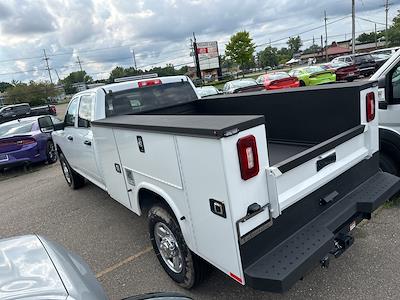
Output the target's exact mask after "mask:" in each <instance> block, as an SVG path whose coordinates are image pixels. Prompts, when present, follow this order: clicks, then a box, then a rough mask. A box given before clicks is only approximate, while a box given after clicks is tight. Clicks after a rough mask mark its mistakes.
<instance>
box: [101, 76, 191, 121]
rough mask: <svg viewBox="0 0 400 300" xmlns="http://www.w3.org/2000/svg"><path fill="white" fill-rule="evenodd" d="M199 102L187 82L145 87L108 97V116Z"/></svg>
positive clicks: (112, 94) (108, 95)
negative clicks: (194, 101)
mask: <svg viewBox="0 0 400 300" xmlns="http://www.w3.org/2000/svg"><path fill="white" fill-rule="evenodd" d="M193 100H197V95H196V93H195V91H194V89H193V88H192V86H191V84H190V83H189V82H187V81H184V82H174V83H166V84H159V85H151V86H144V87H140V88H133V89H131V90H124V91H120V92H116V93H111V94H107V96H106V116H107V117H109V116H118V115H127V114H135V113H141V112H147V111H151V110H154V109H158V108H163V107H168V106H172V105H175V104H180V103H185V102H190V101H193Z"/></svg>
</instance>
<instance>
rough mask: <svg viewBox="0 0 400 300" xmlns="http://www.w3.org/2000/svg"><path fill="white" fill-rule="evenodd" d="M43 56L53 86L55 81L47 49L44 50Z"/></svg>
mask: <svg viewBox="0 0 400 300" xmlns="http://www.w3.org/2000/svg"><path fill="white" fill-rule="evenodd" d="M43 54H44V60H45V62H46V69H47V72H49V78H50V82H51V84H53V79H52V78H51V72H50V70H51V69H50V67H49V58H48V57H47V55H46V49H43Z"/></svg>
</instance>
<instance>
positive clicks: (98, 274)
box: [96, 246, 153, 279]
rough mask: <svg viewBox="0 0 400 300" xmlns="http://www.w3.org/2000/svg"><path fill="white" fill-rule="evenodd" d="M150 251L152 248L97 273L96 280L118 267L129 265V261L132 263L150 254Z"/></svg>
mask: <svg viewBox="0 0 400 300" xmlns="http://www.w3.org/2000/svg"><path fill="white" fill-rule="evenodd" d="M151 250H153V247H151V246H150V247H147V248H146V249H144V250H142V251H140V252H138V253H136V254H135V255H132V256H129V257H128V258H126V259H124V260H123V261H120V262H119V263H116V264H115V265H112V266H111V267H108V268H106V269H104V270H103V271H100V272H99V273H97V274H96V278H97V279H99V278H100V277H102V276H104V275H106V274H108V273H110V272H112V271H115V270H116V269H118V268H119V267H122V266H123V265H126V264H127V263H130V262H131V261H134V260H135V259H137V258H139V257H141V256H142V255H144V254H146V253H148V252H150V251H151Z"/></svg>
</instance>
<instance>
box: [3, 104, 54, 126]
mask: <svg viewBox="0 0 400 300" xmlns="http://www.w3.org/2000/svg"><path fill="white" fill-rule="evenodd" d="M41 115H52V116H55V115H57V110H56V107H55V105H44V106H38V107H31V106H30V105H29V103H20V104H13V105H7V106H3V107H1V108H0V124H1V123H4V122H7V121H11V120H16V119H19V118H24V117H28V116H41Z"/></svg>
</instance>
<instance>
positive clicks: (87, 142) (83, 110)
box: [74, 94, 103, 184]
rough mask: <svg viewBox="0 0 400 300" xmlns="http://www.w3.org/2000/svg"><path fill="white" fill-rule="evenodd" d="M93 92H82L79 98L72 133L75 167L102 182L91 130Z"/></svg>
mask: <svg viewBox="0 0 400 300" xmlns="http://www.w3.org/2000/svg"><path fill="white" fill-rule="evenodd" d="M94 100H95V94H84V95H82V96H81V97H80V100H79V109H78V120H77V124H76V125H77V127H76V128H75V133H74V143H75V144H74V145H75V149H74V151H75V153H76V154H77V155H76V168H77V169H78V170H80V171H81V172H82V173H84V174H85V175H86V176H88V177H89V179H92V181H96V182H98V183H100V184H103V182H102V181H103V180H102V177H101V175H100V172H99V168H98V167H97V163H96V157H95V150H94V147H95V146H94V143H93V132H92V128H91V121H92V120H93V115H94V111H93V107H94Z"/></svg>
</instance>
